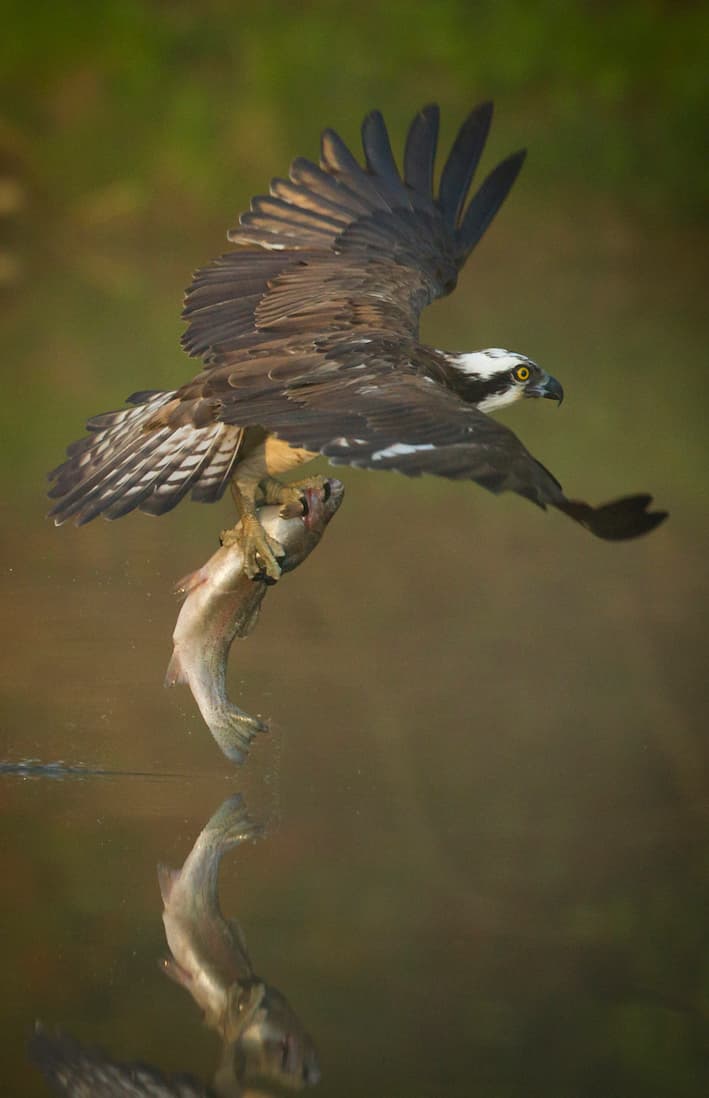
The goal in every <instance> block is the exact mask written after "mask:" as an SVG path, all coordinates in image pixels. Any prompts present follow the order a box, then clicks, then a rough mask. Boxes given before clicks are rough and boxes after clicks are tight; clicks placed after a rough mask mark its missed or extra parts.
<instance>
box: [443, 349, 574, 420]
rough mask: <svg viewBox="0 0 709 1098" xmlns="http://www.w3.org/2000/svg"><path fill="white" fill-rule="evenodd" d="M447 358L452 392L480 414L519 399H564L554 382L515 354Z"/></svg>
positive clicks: (480, 353) (490, 352)
mask: <svg viewBox="0 0 709 1098" xmlns="http://www.w3.org/2000/svg"><path fill="white" fill-rule="evenodd" d="M447 357H448V364H449V366H452V367H453V370H454V379H455V380H454V383H455V388H456V389H457V391H458V392H459V393H460V395H461V396H462V397H463V398H464V400H467V401H469V402H470V403H471V404H475V405H476V407H478V408H479V409H480V410H481V411H482V412H494V411H496V410H497V409H498V408H504V407H505V405H507V404H513V403H514V402H515V401H516V400H519V399H520V398H521V397H546V398H547V399H548V400H557V401H558V402H559V403H561V401H562V400H563V399H564V390H563V389H562V387H561V385H560V384H559V382H558V381H557V380H556V378H554V377H552V376H551V375H550V374H548V373H547V372H546V370H543V369H542V368H541V366H538V365H537V363H536V362H534V361H533V360H532V359H531V358H527V356H526V355H521V354H518V353H517V352H516V351H506V350H504V349H503V348H502V347H488V348H487V350H485V351H472V352H470V353H469V354H460V355H449V356H447Z"/></svg>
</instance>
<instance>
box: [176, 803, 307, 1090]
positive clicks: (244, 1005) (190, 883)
mask: <svg viewBox="0 0 709 1098" xmlns="http://www.w3.org/2000/svg"><path fill="white" fill-rule="evenodd" d="M262 833H263V832H262V828H261V827H259V826H258V825H257V824H254V823H253V822H252V821H251V820H250V819H249V817H248V815H247V813H246V811H245V809H244V806H243V802H242V799H241V797H240V796H239V795H238V794H237V795H235V796H233V797H230V798H229V799H228V800H226V801H225V802H224V804H223V805H222V806H221V807H220V808H219V809H218V811H217V812H215V814H214V815H213V816H212V818H211V819H210V820H209V822H208V823H207V825H206V827H204V828H203V830H202V832H201V833H200V835H199V837H198V839H197V841H196V842H195V844H194V846H193V847H192V850H191V852H190V854H189V855H188V857H187V859H186V861H185V863H184V865H183V866H182V869H181V870H171V869H168V868H167V867H166V866H160V867H159V869H158V875H159V880H160V891H161V893H162V898H163V902H164V905H165V909H164V911H163V923H164V924H165V935H166V937H167V942H168V945H169V947H170V952H171V954H172V957H171V959H169V960H166V961H165V962H164V967H165V972H166V973H167V974H168V975H169V976H171V977H172V978H173V979H174V980H175V981H176V982H177V983H179V984H181V985H182V986H183V987H185V988H187V990H188V991H189V993H190V995H191V996H192V997H193V999H194V1000H195V1002H196V1003H197V1004H198V1006H200V1007H201V1008H202V1010H203V1011H204V1019H205V1022H206V1023H207V1025H208V1026H210V1027H211V1028H212V1029H214V1030H216V1032H217V1033H219V1035H220V1036H221V1038H222V1041H223V1049H222V1058H221V1063H220V1067H219V1069H218V1071H217V1074H216V1077H215V1080H214V1086H215V1089H216V1091H217V1093H218V1094H220V1095H231V1096H235V1095H240V1094H241V1093H242V1090H241V1083H242V1082H243V1080H244V1079H245V1078H252V1077H260V1078H267V1079H269V1080H271V1081H274V1082H278V1083H281V1084H284V1085H286V1086H290V1087H294V1088H300V1087H302V1086H304V1085H306V1084H311V1083H316V1082H317V1081H318V1079H319V1078H320V1070H319V1067H318V1061H317V1054H316V1052H315V1048H314V1045H313V1042H312V1040H311V1038H310V1037H309V1035H308V1034H307V1033H306V1032H305V1030H304V1029H303V1026H302V1025H301V1023H300V1021H299V1019H298V1018H297V1016H296V1015H295V1013H294V1012H293V1010H292V1008H291V1006H290V1004H289V1003H288V1001H287V999H286V998H285V996H283V995H282V994H281V992H280V991H278V990H277V989H276V988H274V987H271V986H270V985H269V984H266V983H264V981H262V980H261V979H259V977H258V976H256V974H255V972H254V969H253V967H252V964H251V960H250V958H249V955H248V953H247V950H246V943H245V941H244V936H243V934H242V932H241V928H240V927H239V925H238V923H237V922H235V921H233V920H232V921H228V920H226V919H225V918H224V917H223V915H222V913H221V910H220V907H219V895H218V876H219V863H220V861H221V858H222V855H223V854H224V853H225V852H226V851H227V850H231V849H232V847H235V846H238V845H239V844H240V843H243V842H247V841H248V840H251V839H254V838H256V837H258V836H259V835H261V834H262Z"/></svg>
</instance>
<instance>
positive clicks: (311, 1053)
mask: <svg viewBox="0 0 709 1098" xmlns="http://www.w3.org/2000/svg"><path fill="white" fill-rule="evenodd" d="M262 988H263V998H262V1003H261V1008H260V1009H259V1011H258V1012H257V1014H256V1016H255V1017H254V1019H253V1020H252V1022H251V1023H250V1024H249V1025H248V1026H247V1027H246V1028H245V1029H244V1031H243V1033H242V1034H241V1038H240V1040H239V1042H238V1044H239V1052H240V1054H241V1056H242V1057H243V1064H244V1075H245V1077H246V1078H249V1079H258V1078H261V1079H268V1080H269V1081H270V1082H273V1083H278V1084H280V1085H281V1086H284V1087H287V1088H288V1089H289V1090H301V1089H302V1088H303V1087H306V1086H313V1085H314V1084H316V1083H318V1082H319V1081H320V1062H319V1057H318V1053H317V1049H316V1047H315V1043H314V1041H313V1039H312V1037H311V1036H310V1034H309V1033H307V1032H306V1030H305V1029H304V1027H303V1025H302V1023H301V1021H300V1019H299V1018H298V1017H297V1015H296V1014H295V1012H294V1010H293V1008H292V1007H291V1005H290V1003H289V1002H288V1000H287V999H286V997H285V995H283V993H282V992H280V991H279V990H278V989H277V988H275V987H273V986H272V985H270V984H263V985H262Z"/></svg>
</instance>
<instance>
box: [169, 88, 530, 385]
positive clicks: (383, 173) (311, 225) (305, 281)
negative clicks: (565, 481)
mask: <svg viewBox="0 0 709 1098" xmlns="http://www.w3.org/2000/svg"><path fill="white" fill-rule="evenodd" d="M491 119H492V104H491V103H483V104H481V105H479V106H478V107H476V108H475V109H474V110H473V111H472V112H471V114H470V115H469V116H468V118H467V119H466V121H465V122H464V123H463V125H462V127H461V129H460V131H459V133H458V136H457V137H456V140H455V142H454V144H453V147H452V150H451V152H450V155H449V157H448V159H447V160H446V162H445V164H444V167H443V171H442V174H441V181H440V187H439V189H438V194H437V195H436V193H435V189H434V183H433V168H434V159H435V153H436V144H437V139H438V122H439V111H438V107H437V106H429V107H425V108H424V109H423V110H422V111H421V112H420V113H419V114H418V115H417V116H416V118H415V119H414V120H413V122H412V124H411V127H410V129H409V134H408V137H407V141H406V147H405V153H404V172H403V176H402V175H401V174H400V173H399V170H398V168H397V165H396V162H395V160H394V156H393V154H392V151H391V145H390V143H389V136H388V134H387V130H386V126H385V124H384V121H383V119H382V116H381V114H380V113H379V112H378V111H373V112H372V113H371V114H369V115H368V116H367V117H366V118H365V120H364V123H363V125H362V144H363V148H364V156H365V166H361V165H360V164H359V163H358V162H357V160H356V159H355V157H354V156H353V155H352V153H351V152H350V150H349V149H348V148H347V146H346V145H345V144H344V142H343V141H342V140H341V138H340V137H338V135H337V134H336V133H334V132H333V131H332V130H325V132H324V133H323V135H322V145H321V156H320V163H319V164H314V163H312V162H311V161H308V160H305V159H303V158H302V157H299V158H297V159H296V160H294V161H293V163H292V165H291V168H290V175H289V178H288V179H274V180H273V181H272V183H271V188H270V194H268V195H261V196H258V197H256V198H254V199H253V200H252V202H251V209H250V210H249V211H248V212H247V213H245V214H242V216H241V218H240V219H239V225H238V226H237V227H236V228H234V229H232V230H231V231H230V232H229V234H228V236H229V239H230V240H231V241H232V242H233V243H235V244H238V245H241V247H240V248H239V249H238V250H236V251H234V252H231V253H229V254H227V255H224V256H221V257H220V258H219V259H216V260H215V261H214V262H213V263H211V264H209V265H208V266H207V267H204V268H202V269H201V270H199V271H197V272H196V273H195V276H194V279H193V282H192V285H191V286H190V288H189V289H188V291H187V295H186V299H185V307H184V313H183V315H184V317H185V319H186V320H187V321H188V328H187V331H186V332H185V334H184V337H183V345H184V347H185V349H186V350H187V351H188V353H189V354H191V355H198V356H203V357H204V358H205V360H206V363H207V365H208V366H211V365H214V364H221V363H223V362H224V361H225V360H226V359H228V358H229V356H230V355H231V354H233V353H237V354H238V352H239V351H241V350H244V349H247V348H253V347H259V346H263V345H266V344H268V343H269V342H270V341H271V340H273V339H274V338H281V337H283V336H285V335H288V334H291V333H297V334H298V335H305V334H308V335H309V334H312V336H313V337H317V336H318V335H321V334H324V333H333V332H337V331H346V332H347V333H348V334H350V335H351V334H352V330H353V329H355V330H356V329H360V330H361V329H362V328H368V329H371V330H374V331H376V332H377V333H379V334H380V335H383V334H387V335H389V336H394V335H396V336H398V337H402V336H403V337H407V338H416V337H417V333H418V321H419V315H420V313H421V311H422V309H423V308H424V306H425V305H427V304H428V303H429V302H431V301H433V300H434V299H435V298H437V297H441V296H443V295H444V294H447V293H449V292H450V291H451V290H452V289H453V288H454V287H455V284H456V280H457V276H458V271H459V269H460V268H461V267H462V265H463V263H464V262H465V260H466V258H467V256H468V255H469V253H470V251H471V250H472V249H473V248H474V246H475V244H476V243H477V242H478V240H479V239H480V237H481V236H482V234H483V233H484V231H485V229H486V228H487V226H488V225H489V223H490V221H491V220H492V218H493V217H494V215H495V213H496V212H497V210H498V209H499V207H500V206H501V204H502V202H503V201H504V199H505V198H506V196H507V194H508V192H509V190H510V187H511V186H512V184H513V183H514V180H515V179H516V177H517V173H518V172H519V170H520V168H521V166H522V161H523V159H524V152H518V153H515V154H513V155H512V156H510V157H508V159H507V160H505V161H503V162H502V163H501V164H499V165H498V166H497V168H495V169H494V171H493V172H492V173H491V174H490V175H489V176H488V177H487V179H486V180H485V181H484V183H483V184H482V186H481V187H480V189H479V190H478V191H477V193H476V194H475V195H474V196H473V198H472V200H471V201H470V203H469V204H468V206H467V208H466V206H465V203H466V199H467V195H468V191H469V189H470V185H471V182H472V179H473V176H474V174H475V171H476V169H477V166H478V162H479V160H480V157H481V155H482V151H483V147H484V145H485V140H486V137H487V133H488V130H489V127H490V122H491Z"/></svg>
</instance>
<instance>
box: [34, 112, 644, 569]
mask: <svg viewBox="0 0 709 1098" xmlns="http://www.w3.org/2000/svg"><path fill="white" fill-rule="evenodd" d="M491 119H492V104H491V103H483V104H481V105H480V106H478V107H476V108H475V109H474V110H473V111H472V112H471V114H470V115H469V116H468V117H467V119H466V120H465V122H464V123H463V125H462V127H461V129H460V131H459V132H458V135H457V137H456V139H455V141H454V143H453V147H452V149H451V152H450V154H449V156H448V159H447V160H446V162H445V164H444V166H443V171H442V173H441V177H440V183H439V185H438V189H437V193H436V190H435V188H434V181H433V174H434V157H435V152H436V144H437V135H438V122H439V111H438V107H436V106H428V107H425V108H424V109H423V110H422V111H421V112H420V113H419V114H418V115H417V116H416V117H415V118H414V120H413V122H412V124H411V127H410V129H409V132H408V136H407V139H406V147H405V150H404V161H403V172H402V173H400V172H399V170H398V168H397V165H396V162H395V160H394V157H393V155H392V151H391V146H390V143H389V137H388V134H387V130H386V127H385V125H384V121H383V119H382V116H381V114H380V113H379V112H378V111H373V112H372V113H371V114H369V115H367V117H366V118H365V120H364V123H363V126H362V144H363V147H364V157H365V166H364V167H362V166H361V165H360V164H359V163H358V162H357V160H356V159H355V157H354V156H353V155H352V153H351V152H350V151H349V149H348V148H347V146H346V145H345V144H344V142H343V141H342V140H341V139H340V138H339V137H338V135H337V134H336V133H334V132H333V131H332V130H325V131H324V133H323V135H322V145H321V154H320V163H319V164H315V163H313V162H311V161H309V160H306V159H303V158H302V157H298V158H297V159H295V160H294V161H293V163H292V164H291V168H290V173H289V177H288V179H274V180H273V181H272V183H271V187H270V192H269V194H268V195H262V196H259V197H257V198H254V199H253V200H252V202H251V208H250V210H249V211H248V212H247V213H244V214H242V216H241V217H240V219H239V224H238V226H237V227H236V228H234V229H232V230H231V231H230V232H229V233H228V239H229V240H230V241H231V242H232V243H233V244H236V245H237V247H236V248H235V249H234V250H233V251H231V252H229V253H227V254H226V255H222V256H220V257H219V258H218V259H215V260H214V261H213V262H212V263H210V264H208V265H207V266H206V267H203V268H201V269H200V270H198V271H197V272H196V273H195V275H194V277H193V280H192V284H191V286H190V287H189V289H188V290H187V293H186V297H185V305H184V311H183V316H184V318H185V319H186V320H187V323H188V327H187V330H186V331H185V333H184V335H183V339H182V343H183V346H184V348H185V350H186V351H187V353H188V354H189V355H192V356H194V357H201V358H202V360H203V368H202V370H201V372H200V373H199V374H197V376H196V377H195V378H194V380H192V381H190V382H188V383H187V384H186V385H182V386H181V387H180V388H178V389H174V390H171V391H169V392H162V391H145V392H139V393H134V394H133V396H131V397H128V403H129V405H130V407H128V408H124V409H122V410H121V411H117V412H108V413H106V414H103V415H99V416H96V417H94V418H93V419H91V420H89V422H88V424H87V428H88V431H89V435H88V436H86V437H84V438H83V439H81V440H80V441H79V442H75V443H74V444H73V445H72V446H70V447H69V449H68V451H67V454H68V459H67V460H66V461H65V462H64V463H63V464H62V465H60V466H59V467H58V468H57V469H55V470H54V472H53V473H50V479H52V480H53V482H54V483H53V486H52V488H51V491H50V495H51V496H52V497H53V498H55V499H56V500H57V503H56V504H55V506H54V508H53V510H52V511H51V512H50V513H51V515H53V516H54V518H55V520H56V522H57V524H59V523H62V522H64V521H65V520H66V519H69V518H73V519H74V520H75V521H76V523H77V524H83V523H86V522H89V521H90V520H91V519H93V518H95V517H96V516H97V515H104V516H105V517H106V518H109V519H114V518H118V517H119V516H121V515H124V514H126V513H127V512H128V511H132V510H134V509H136V508H137V509H139V510H141V511H145V512H148V513H149V514H153V515H161V514H163V513H164V512H166V511H169V510H171V509H172V508H173V507H174V506H175V505H176V504H177V503H179V502H180V500H181V499H182V498H183V497H184V496H185V495H187V493H188V492H191V495H192V499H194V500H199V501H202V502H212V501H213V500H217V499H219V498H220V496H221V495H222V494H223V492H224V490H225V488H226V487H227V485H228V484H231V486H232V492H233V495H234V500H235V503H236V506H237V509H238V511H239V512H240V516H241V522H242V530H243V538H244V553H245V559H246V569H247V572H248V574H249V575H252V576H253V575H256V574H257V573H259V572H265V573H266V574H267V575H268V576H270V577H271V578H274V579H275V578H277V577H278V575H279V572H280V569H279V565H278V557H279V556H280V555H281V554H282V550H281V547H280V546H279V544H278V542H276V541H274V540H273V539H272V538H270V537H269V536H268V535H267V534H266V532H265V531H264V529H263V527H262V526H261V524H260V523H259V520H258V517H257V512H256V500H257V495H258V493H259V491H260V492H262V493H263V496H264V497H265V500H266V502H267V503H278V504H280V505H282V507H283V509H284V513H294V509H297V508H298V507H300V506H301V502H300V501H301V492H300V487H301V486H302V485H303V484H306V483H310V482H307V481H302V482H300V484H298V483H295V484H290V485H285V484H283V483H282V482H281V481H280V479H279V477H280V476H281V475H282V474H283V473H285V472H287V471H288V470H290V469H292V468H294V467H295V466H298V465H300V464H301V463H303V462H305V461H307V460H309V459H311V458H313V457H315V456H316V455H318V454H324V455H326V456H327V457H328V458H329V459H330V461H331V462H332V463H333V464H335V465H343V464H344V465H354V466H357V467H359V468H367V469H395V470H397V471H398V472H400V473H405V474H406V475H408V476H418V475H420V474H421V473H434V474H436V475H438V476H443V477H448V478H451V479H455V480H461V479H462V480H473V481H475V482H476V483H478V484H480V485H482V487H484V488H487V489H489V490H490V491H491V492H495V493H498V492H502V491H505V490H511V491H513V492H517V493H518V494H519V495H521V496H524V497H525V498H526V499H529V500H531V501H532V502H533V503H536V504H538V505H539V506H540V507H546V506H552V507H555V508H556V509H557V510H559V511H562V512H563V513H564V514H566V515H568V516H569V517H570V518H572V519H574V520H575V521H576V522H578V523H580V524H581V525H582V526H583V527H585V528H586V529H587V530H590V532H591V533H593V534H595V535H596V536H598V537H601V538H606V539H609V540H621V539H625V538H632V537H636V536H638V535H639V534H644V533H647V532H648V531H649V530H652V529H653V528H654V527H655V526H657V525H658V524H659V523H660V522H662V520H663V519H664V518H665V517H666V516H665V515H664V514H663V513H661V512H649V511H648V510H647V508H648V504H649V503H650V502H651V497H649V496H647V495H635V496H627V497H625V498H623V499H619V500H615V501H613V502H612V503H607V504H605V505H604V506H601V507H592V506H590V505H589V504H587V503H583V502H580V501H577V500H570V499H568V498H567V497H566V496H565V495H564V493H563V492H562V489H561V486H560V484H559V482H558V481H557V480H556V479H555V478H554V476H552V474H551V473H550V472H549V471H548V470H547V469H545V468H544V466H543V465H541V464H540V462H538V461H537V460H536V459H535V458H534V457H532V455H531V454H530V453H529V452H528V451H527V450H526V449H525V447H524V446H523V445H522V443H521V442H520V441H519V439H518V438H517V437H516V435H515V434H513V432H512V431H510V430H509V428H507V427H505V426H503V425H501V424H500V423H497V422H495V421H494V420H493V419H491V418H490V416H489V415H488V413H489V412H492V411H495V410H496V409H497V408H501V407H503V406H504V405H506V404H511V403H512V402H513V401H516V400H519V399H520V398H522V397H546V398H549V399H552V400H556V401H561V399H562V396H563V392H562V388H561V385H560V384H559V382H558V381H556V380H555V379H554V378H553V377H550V376H549V374H547V373H546V372H545V371H544V370H543V369H542V368H541V367H540V366H538V365H537V364H536V363H535V362H533V361H532V359H530V358H528V357H527V356H526V355H523V354H517V353H515V352H512V351H507V350H503V349H501V348H491V349H488V350H483V351H475V352H473V353H470V354H451V353H448V352H445V351H440V350H437V349H435V348H433V347H428V346H426V345H425V344H422V343H420V342H419V317H420V314H421V311H422V310H423V308H424V306H426V305H428V304H429V302H431V301H434V300H435V299H436V298H438V297H443V296H444V295H446V294H448V293H450V292H451V291H452V290H453V289H454V288H455V285H456V280H457V277H458V272H459V271H460V269H461V267H462V266H463V264H464V263H465V261H466V259H467V258H468V256H469V255H470V253H471V251H472V250H473V248H474V247H475V245H476V244H477V243H478V241H479V240H480V238H481V236H482V235H483V233H484V232H485V230H486V229H487V227H488V225H489V224H490V222H491V221H492V219H493V217H494V216H495V214H496V213H497V211H498V209H499V208H500V206H501V204H502V202H503V201H504V199H505V198H506V197H507V194H508V192H509V190H510V188H511V186H512V184H513V183H514V181H515V179H516V177H517V174H518V172H519V170H520V168H521V166H522V162H523V160H524V156H525V153H524V151H523V150H522V151H520V152H515V153H513V154H512V155H511V156H509V157H507V159H506V160H503V161H502V163H501V164H498V165H497V167H496V168H494V170H493V171H492V172H491V173H490V174H489V175H488V176H487V178H486V179H485V180H484V182H483V183H482V184H481V186H480V187H479V189H478V190H477V191H476V192H475V194H474V195H473V197H472V199H471V200H470V201H469V202H468V203H467V205H466V199H467V195H468V191H469V189H470V185H471V182H472V179H473V176H474V174H475V171H476V169H477V166H478V162H479V160H480V156H481V154H482V151H483V146H484V144H485V140H486V137H487V134H488V130H489V127H490V122H491ZM320 479H321V480H322V478H320Z"/></svg>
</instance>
